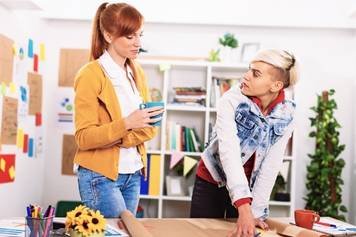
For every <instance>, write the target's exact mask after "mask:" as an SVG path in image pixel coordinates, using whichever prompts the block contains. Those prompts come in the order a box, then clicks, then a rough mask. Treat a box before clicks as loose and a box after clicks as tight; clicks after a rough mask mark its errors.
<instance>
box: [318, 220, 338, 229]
mask: <svg viewBox="0 0 356 237" xmlns="http://www.w3.org/2000/svg"><path fill="white" fill-rule="evenodd" d="M316 223H317V224H319V225H324V226H329V227H333V228H336V225H334V224H330V223H325V222H320V221H319V222H316Z"/></svg>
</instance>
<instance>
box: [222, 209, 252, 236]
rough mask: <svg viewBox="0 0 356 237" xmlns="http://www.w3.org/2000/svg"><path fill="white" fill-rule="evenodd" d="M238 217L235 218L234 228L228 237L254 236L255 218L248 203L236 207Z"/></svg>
mask: <svg viewBox="0 0 356 237" xmlns="http://www.w3.org/2000/svg"><path fill="white" fill-rule="evenodd" d="M238 211H239V218H237V222H236V226H235V228H234V230H233V231H232V232H231V233H230V234H229V235H228V237H254V235H255V223H256V222H255V219H254V217H253V215H252V212H251V207H250V204H249V203H246V204H243V205H241V206H239V207H238Z"/></svg>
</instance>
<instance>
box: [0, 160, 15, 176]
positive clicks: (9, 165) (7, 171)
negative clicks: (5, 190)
mask: <svg viewBox="0 0 356 237" xmlns="http://www.w3.org/2000/svg"><path fill="white" fill-rule="evenodd" d="M0 163H2V164H3V166H4V169H1V170H0V183H8V182H13V181H14V179H15V155H14V154H7V155H5V154H1V155H0Z"/></svg>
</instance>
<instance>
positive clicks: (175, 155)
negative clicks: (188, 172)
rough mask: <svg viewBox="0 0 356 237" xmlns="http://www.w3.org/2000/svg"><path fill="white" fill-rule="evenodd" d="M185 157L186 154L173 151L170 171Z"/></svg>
mask: <svg viewBox="0 0 356 237" xmlns="http://www.w3.org/2000/svg"><path fill="white" fill-rule="evenodd" d="M183 157H184V153H183V152H180V151H173V152H172V155H171V162H170V165H169V169H172V168H173V167H174V166H176V165H177V164H178V162H179V161H180V160H181V159H182V158H183Z"/></svg>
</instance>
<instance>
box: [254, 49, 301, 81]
mask: <svg viewBox="0 0 356 237" xmlns="http://www.w3.org/2000/svg"><path fill="white" fill-rule="evenodd" d="M251 62H265V63H268V64H270V65H272V66H274V67H275V68H277V69H279V70H280V72H281V75H282V81H283V84H284V88H287V87H289V86H294V85H295V84H296V83H297V81H298V72H297V62H296V59H295V57H294V55H293V54H292V53H289V52H288V51H285V50H278V49H266V50H261V51H259V52H258V53H257V55H256V56H255V57H254V58H253V59H252V61H251Z"/></svg>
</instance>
